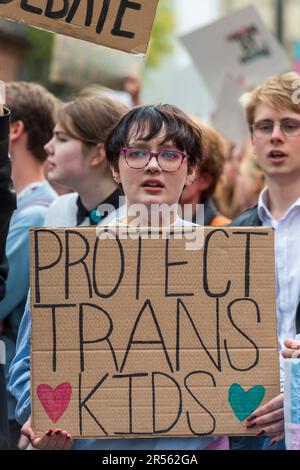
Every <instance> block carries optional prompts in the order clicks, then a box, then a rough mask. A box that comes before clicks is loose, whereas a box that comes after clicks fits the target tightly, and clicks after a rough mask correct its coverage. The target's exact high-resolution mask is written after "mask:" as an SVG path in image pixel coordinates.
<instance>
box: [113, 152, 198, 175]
mask: <svg viewBox="0 0 300 470" xmlns="http://www.w3.org/2000/svg"><path fill="white" fill-rule="evenodd" d="M130 149H137V150H146V151H147V152H148V153H149V160H148V162H147V163H146V165H145V166H143V167H141V168H134V167H132V166H130V165H129V163H128V161H127V155H126V153H127V151H128V150H130ZM168 150H169V149H168ZM121 151H122V152H123V153H124V156H125V162H126V164H127V165H128V166H129V168H131V169H132V170H143V169H144V168H146V166H147V165H149V163H150V161H151V158H153V157H154V158H155V159H156V161H157V165H158V166H159V168H160V169H161V171H166V172H167V173H174V172H175V171H177V170H179V168H180V167H181V165H182V163H183V160H184V159H185V158H190V156H189V155H188V154H187V153H185V152H181V151H180V150H172V149H170V150H169V151H170V152H172V151H173V152H176V153H179V154H180V155H181V162H180V165H179V166H178V168H176V170H164V169H163V168H162V167H161V166H160V164H159V162H158V157H159V155H160V154H161V153H162V152H165V151H166V150H160V151H159V152H152V151H151V150H148V149H145V148H143V147H122V148H121Z"/></svg>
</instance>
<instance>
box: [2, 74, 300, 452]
mask: <svg viewBox="0 0 300 470" xmlns="http://www.w3.org/2000/svg"><path fill="white" fill-rule="evenodd" d="M299 79H300V77H299V76H298V75H297V74H296V73H294V72H291V73H287V74H283V75H277V76H273V77H270V78H268V79H267V80H265V81H264V82H262V83H261V84H259V85H258V86H257V87H256V88H254V89H253V90H251V91H249V92H247V93H245V95H244V96H243V97H242V99H241V105H242V106H243V107H244V110H245V115H246V119H247V123H248V126H249V137H247V138H245V142H244V143H243V145H242V146H241V147H240V148H237V147H236V146H235V145H234V144H232V143H231V142H228V141H226V139H225V138H224V137H223V136H221V135H220V134H219V133H218V132H217V130H215V129H213V128H212V127H211V126H208V125H207V124H204V123H203V122H200V121H199V120H197V119H196V118H195V117H193V116H188V115H187V114H186V113H184V112H183V111H181V110H179V109H178V108H176V107H175V106H172V105H141V104H139V102H140V99H139V96H138V89H137V86H136V82H135V81H130V83H129V85H130V86H129V88H128V90H129V91H131V92H132V98H133V100H132V101H133V105H134V106H133V107H132V109H128V108H127V107H126V105H124V104H123V103H121V102H119V101H118V100H117V99H116V98H115V97H114V95H113V93H109V92H108V91H107V90H104V89H100V88H98V87H90V88H88V89H85V90H83V91H82V92H81V93H80V94H79V95H78V96H77V97H76V98H74V99H73V100H72V101H69V102H67V103H62V102H60V101H59V100H58V99H57V98H56V97H54V96H53V95H52V94H51V93H50V92H49V91H47V90H46V89H45V88H44V87H42V86H40V85H37V84H34V83H25V82H12V83H8V84H7V86H6V96H7V100H6V104H5V106H6V107H5V108H4V113H3V115H2V116H0V223H1V225H0V235H1V238H0V298H1V301H0V339H1V340H2V341H3V342H4V344H5V348H6V364H5V368H3V367H2V366H0V387H1V395H0V413H1V414H0V447H1V448H10V449H25V448H37V449H69V448H71V449H103V450H104V449H106V450H112V449H123V450H125V449H127V450H134V449H147V450H148V449H160V450H163V449H167V450H197V449H198V450H200V449H215V450H220V449H223V450H227V449H232V450H235V449H270V448H272V449H284V448H285V445H284V412H283V397H284V376H283V373H281V392H282V393H281V394H280V395H279V396H277V397H275V398H274V399H273V400H271V401H270V402H268V403H266V404H264V405H263V406H261V407H259V408H258V409H257V410H256V411H255V412H254V413H253V414H252V415H251V416H249V418H248V420H247V426H248V428H249V429H250V428H251V429H253V430H254V431H255V433H254V435H253V437H234V438H228V436H223V437H218V438H216V437H212V436H203V437H192V438H184V439H183V438H164V439H159V438H158V439H121V440H100V439H99V440H97V439H85V440H79V439H74V440H73V437H72V436H71V435H70V434H69V432H68V429H66V430H64V429H51V430H46V429H45V433H44V435H43V436H42V437H37V436H35V434H34V431H33V429H32V427H31V417H30V415H31V404H30V400H31V398H30V329H31V319H30V300H29V299H30V296H29V236H28V231H29V229H30V228H31V227H41V226H45V227H75V226H89V225H97V224H98V223H101V224H103V225H105V224H108V225H115V224H116V223H117V221H118V222H120V221H121V222H122V223H125V224H127V225H131V223H132V220H131V217H130V214H129V212H130V207H131V206H132V205H133V204H136V203H139V204H143V205H144V206H145V207H146V208H147V211H149V212H148V214H149V218H146V220H144V223H145V224H146V225H147V224H150V223H151V221H150V209H151V206H152V205H154V204H165V205H167V206H168V207H170V208H171V207H172V208H173V207H174V206H176V207H177V206H178V207H179V206H181V207H184V206H185V205H186V204H190V205H191V207H192V211H191V212H190V216H189V217H186V218H185V220H183V219H182V218H180V217H179V216H176V215H175V216H174V217H173V219H172V218H171V220H170V223H171V224H172V225H175V226H176V225H184V226H185V225H187V226H190V225H194V224H197V223H199V220H200V219H201V217H200V215H199V213H198V212H199V210H200V208H201V214H204V219H203V220H202V219H201V223H202V224H203V225H210V226H215V227H217V226H218V227H219V226H228V225H231V226H262V225H263V226H271V227H273V228H274V229H275V233H276V238H275V240H276V243H275V256H276V260H275V261H276V289H277V298H276V301H277V312H276V313H277V324H278V342H279V349H280V351H283V355H284V356H285V357H291V356H292V355H295V354H297V351H298V349H299V350H300V344H299V343H298V342H297V340H296V338H297V336H296V335H297V334H298V333H300V331H298V329H297V324H299V323H300V322H298V317H297V314H298V315H299V316H300V302H299V298H300V260H299V256H300V255H299V250H298V243H297V241H298V233H299V232H300V157H299V153H300V105H299V104H297V103H294V102H293V100H292V96H293V93H294V83H295V82H297V81H298V82H299ZM8 147H9V149H8ZM8 150H9V153H8ZM9 155H10V157H11V160H10V157H9ZM11 167H12V168H11ZM10 172H11V174H12V180H13V185H14V188H15V192H16V196H15V193H14V191H13V189H12V181H11V174H10ZM121 196H125V197H126V200H127V205H126V209H124V207H123V206H121V205H120V204H121V202H120V201H122V199H121V198H120V197H121ZM101 204H110V205H111V206H113V207H114V208H115V209H116V212H115V214H117V219H114V218H111V217H110V215H109V214H108V216H107V214H106V213H105V214H101V213H99V211H98V210H97V208H98V207H99V205H101ZM203 208H204V212H203ZM184 213H185V212H184V211H183V214H184ZM11 216H12V218H11V221H10V226H9V220H10V217H11ZM106 216H107V218H106ZM8 227H9V228H8ZM298 231H299V232H298ZM5 241H6V251H5ZM5 253H6V254H5ZM8 267H9V270H8ZM5 284H6V290H5ZM284 347H286V349H284ZM0 362H1V361H0ZM4 369H5V376H6V389H7V392H6V393H4V391H3V390H4V387H5V377H4ZM2 389H3V390H2ZM299 392H300V391H299Z"/></svg>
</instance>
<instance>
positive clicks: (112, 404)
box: [31, 227, 279, 439]
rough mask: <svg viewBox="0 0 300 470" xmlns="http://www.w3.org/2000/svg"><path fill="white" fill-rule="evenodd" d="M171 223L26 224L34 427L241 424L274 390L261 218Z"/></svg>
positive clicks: (146, 431)
mask: <svg viewBox="0 0 300 470" xmlns="http://www.w3.org/2000/svg"><path fill="white" fill-rule="evenodd" d="M128 230H129V229H128ZM174 230H175V229H173V232H170V235H169V238H167V237H165V236H164V237H163V236H160V235H159V232H157V236H156V237H155V239H151V238H149V237H148V239H145V236H146V235H147V230H145V231H144V232H139V233H137V232H134V231H131V229H130V230H129V231H128V233H129V234H130V236H128V233H127V229H126V228H123V229H122V230H121V229H120V230H119V231H118V232H116V231H115V229H110V228H105V227H104V228H101V227H100V229H98V231H99V236H98V237H97V236H96V228H95V227H87V228H80V229H79V228H76V229H53V230H52V229H35V230H32V231H31V313H32V334H31V341H32V346H31V407H32V408H31V409H32V419H33V429H34V431H35V432H36V433H37V434H38V435H41V434H42V433H43V432H45V431H46V430H48V429H49V428H53V427H59V428H63V429H66V430H67V431H68V432H70V433H71V434H72V435H73V436H74V437H97V438H99V439H103V438H104V439H105V438H125V437H139V438H142V437H163V436H167V435H168V436H199V435H202V434H216V435H226V434H231V435H232V434H236V435H242V434H246V426H245V420H246V418H247V417H248V416H249V415H251V413H252V412H253V411H254V410H255V409H256V408H257V406H259V405H260V404H262V403H265V402H267V401H268V400H270V399H271V398H273V397H274V396H276V395H277V394H278V393H279V364H278V362H279V361H278V349H277V332H276V313H275V281H274V279H275V278H274V237H273V230H272V229H268V228H265V227H262V228H249V229H247V228H227V229H219V228H218V229H213V228H205V229H202V228H197V231H199V230H204V233H203V232H201V233H202V235H203V246H202V247H201V248H199V249H198V250H190V249H186V248H187V243H188V242H187V240H186V238H185V237H187V236H188V235H189V234H190V232H191V231H192V230H194V229H192V228H185V230H184V238H183V237H182V236H181V237H179V236H178V235H179V234H178V233H177V231H175V232H174ZM197 233H200V232H197ZM108 234H109V236H110V238H109V239H107V236H108ZM164 235H165V234H164ZM248 433H249V431H248Z"/></svg>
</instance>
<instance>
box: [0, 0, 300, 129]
mask: <svg viewBox="0 0 300 470" xmlns="http://www.w3.org/2000/svg"><path fill="white" fill-rule="evenodd" d="M247 5H254V6H256V7H257V9H258V12H259V14H260V15H261V17H262V19H263V21H264V22H265V24H266V25H267V26H268V28H269V29H270V30H271V31H272V32H273V33H274V35H275V36H276V37H277V38H278V40H279V41H280V42H281V43H282V44H283V46H284V48H285V50H286V52H287V54H288V56H289V58H290V59H291V60H292V61H293V63H294V65H295V67H297V61H299V62H300V30H299V24H300V2H299V0H252V1H249V0H201V1H199V0H160V2H159V7H158V12H157V15H156V18H155V23H154V28H153V33H152V38H151V42H150V46H149V49H148V54H147V56H146V59H145V60H143V59H141V58H137V57H134V56H130V55H128V54H125V53H122V52H118V51H117V52H116V51H111V50H109V49H105V48H103V47H99V46H95V45H92V44H89V43H85V42H82V41H78V40H74V39H71V38H67V37H64V36H60V35H56V34H53V33H48V32H46V31H42V30H38V29H34V28H31V27H27V26H24V25H21V24H17V23H14V22H11V21H7V20H0V43H1V44H0V64H1V65H0V79H2V80H5V81H8V80H16V79H25V80H34V81H37V82H40V83H42V84H44V85H46V86H47V87H48V88H49V89H51V90H52V91H54V92H55V93H56V94H58V95H60V96H61V97H63V98H64V97H68V96H69V95H70V94H71V93H73V92H76V91H77V90H78V89H80V88H82V87H83V86H85V85H87V84H90V83H98V84H101V85H104V86H106V87H109V88H114V89H122V82H121V79H122V75H125V74H132V75H137V76H140V77H141V78H142V80H143V87H142V91H141V101H142V102H145V103H146V102H171V103H174V104H176V105H178V106H180V107H182V108H183V109H185V110H186V111H187V112H190V113H193V114H195V115H197V116H198V117H200V118H202V119H205V120H207V119H208V117H209V116H210V114H211V113H212V112H213V110H214V103H213V101H212V98H211V95H210V93H209V90H208V89H207V88H206V85H205V83H204V82H203V80H202V78H201V76H200V74H199V72H198V71H197V69H196V67H195V66H194V64H193V61H192V59H191V57H190V56H189V54H188V52H187V51H186V49H185V48H184V47H183V45H182V44H181V42H180V40H179V37H180V36H181V35H183V34H186V33H188V32H190V31H192V30H194V29H197V28H199V27H201V26H204V25H207V24H209V23H211V22H213V21H215V20H217V19H219V18H221V17H222V16H224V15H226V14H228V13H230V12H233V11H234V10H236V9H240V8H242V7H245V6H247ZM116 64H118V67H116ZM298 66H299V65H298ZM116 69H118V70H116Z"/></svg>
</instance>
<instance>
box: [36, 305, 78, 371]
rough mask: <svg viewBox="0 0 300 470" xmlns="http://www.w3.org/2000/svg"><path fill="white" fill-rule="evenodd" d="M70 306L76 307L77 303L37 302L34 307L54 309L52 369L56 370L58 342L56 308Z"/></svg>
mask: <svg viewBox="0 0 300 470" xmlns="http://www.w3.org/2000/svg"><path fill="white" fill-rule="evenodd" d="M69 307H76V304H35V305H34V308H47V309H51V310H52V370H53V372H56V366H57V361H56V344H57V336H56V331H57V328H56V309H57V308H63V309H65V308H69Z"/></svg>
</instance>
